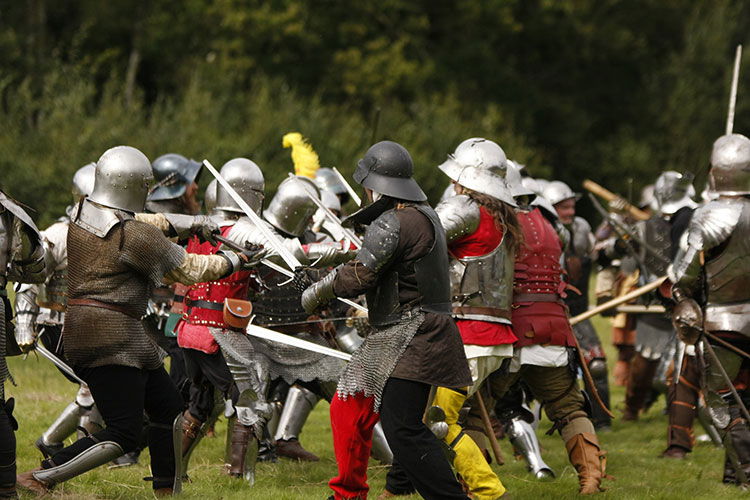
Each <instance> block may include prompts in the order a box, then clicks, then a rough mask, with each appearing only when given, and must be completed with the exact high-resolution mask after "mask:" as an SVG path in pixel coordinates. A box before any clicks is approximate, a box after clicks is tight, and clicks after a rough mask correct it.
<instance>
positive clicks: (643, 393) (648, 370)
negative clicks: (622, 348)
mask: <svg viewBox="0 0 750 500" xmlns="http://www.w3.org/2000/svg"><path fill="white" fill-rule="evenodd" d="M658 367H659V361H658V360H655V361H654V360H650V359H646V358H644V357H643V356H641V354H640V353H636V355H635V356H633V359H632V360H631V363H630V373H629V375H628V386H627V389H626V391H625V414H624V415H623V417H622V419H623V420H627V421H633V420H638V414H639V413H640V411H641V410H643V408H644V407H645V406H646V398H648V396H649V394H650V393H651V384H652V383H653V381H654V375H655V374H656V369H657V368H658Z"/></svg>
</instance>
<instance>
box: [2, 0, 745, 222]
mask: <svg viewBox="0 0 750 500" xmlns="http://www.w3.org/2000/svg"><path fill="white" fill-rule="evenodd" d="M748 28H750V5H747V4H746V3H745V2H731V1H729V0H494V1H493V0H485V1H472V0H380V1H378V2H374V1H373V2H371V1H361V2H347V1H335V0H318V1H310V0H267V1H258V0H138V1H136V0H118V1H114V2H101V1H99V0H78V1H73V0H23V1H20V0H19V1H17V2H4V3H2V4H0V131H2V132H1V133H0V172H1V174H0V186H2V187H3V188H4V189H6V190H7V191H8V192H10V193H11V194H12V195H13V196H15V197H16V198H17V199H19V200H20V201H22V202H25V203H27V204H29V205H31V206H32V207H34V208H35V209H36V210H37V211H38V214H37V218H38V219H39V220H40V223H42V224H45V223H48V222H50V221H51V220H54V218H55V217H57V216H58V215H59V214H61V213H62V210H63V208H64V207H65V205H66V204H68V203H69V202H70V195H69V192H68V189H67V186H68V183H69V180H70V177H71V175H72V173H73V172H74V171H75V170H76V169H77V168H78V167H80V166H82V165H83V164H85V163H88V162H91V161H95V160H96V159H97V158H98V156H99V155H100V154H101V153H102V152H103V151H104V150H105V149H107V148H108V147H111V146H113V145H117V144H129V145H133V146H136V147H139V148H141V149H142V150H143V151H144V152H145V153H146V154H147V155H148V156H149V157H150V158H152V159H154V158H156V157H157V156H159V155H161V154H164V153H167V152H179V153H181V154H184V155H186V156H191V157H193V158H196V159H202V158H204V157H207V158H209V159H211V160H212V161H213V162H214V164H217V165H218V164H221V163H223V162H224V161H226V160H228V159H230V158H232V157H236V156H247V157H249V158H251V159H253V160H254V161H256V162H257V163H258V164H259V165H260V166H261V167H262V168H263V169H264V172H265V173H266V176H267V181H268V185H269V186H271V187H273V186H274V185H275V184H276V183H278V182H279V181H280V180H281V179H282V178H284V176H285V175H286V172H288V171H289V170H290V169H291V160H290V156H289V151H288V150H284V149H282V148H281V137H282V136H283V134H284V133H286V132H289V131H299V132H301V133H303V134H304V135H305V136H307V137H308V138H309V139H310V140H311V142H312V144H313V146H314V147H315V149H316V150H317V151H318V154H319V155H320V158H321V163H322V164H323V166H334V165H335V166H338V167H339V168H340V169H341V170H342V171H344V172H345V173H351V172H352V171H353V168H354V165H355V163H356V160H357V159H358V158H360V157H361V155H362V154H363V153H364V151H365V150H366V148H367V147H368V146H369V143H370V141H371V139H372V136H373V132H374V130H373V129H374V128H375V122H376V120H375V116H378V117H379V118H378V120H377V135H376V137H375V138H376V139H377V140H380V139H386V138H387V139H393V140H396V141H398V142H401V143H402V144H404V145H405V146H406V147H407V148H408V149H409V150H410V151H411V152H412V154H413V156H414V160H415V164H416V167H417V168H416V175H417V178H418V179H419V181H420V182H421V183H422V184H423V185H424V187H425V189H426V190H427V191H428V192H429V194H430V195H431V197H433V199H435V198H436V197H437V196H439V194H440V193H441V192H442V190H443V188H444V187H445V185H446V182H445V179H444V178H443V177H442V176H439V175H435V172H436V170H435V166H436V165H437V164H438V163H440V162H441V161H443V160H444V158H445V156H446V154H448V153H449V152H450V151H452V150H453V149H454V148H455V146H456V145H457V144H458V143H459V142H460V141H461V140H463V139H465V138H467V137H470V136H485V137H488V138H492V139H494V140H496V141H497V142H499V143H500V144H501V145H502V146H503V148H504V149H505V151H506V152H507V153H508V156H509V157H510V158H513V159H515V160H518V161H519V162H521V163H524V164H526V165H527V169H528V171H529V173H530V174H531V175H533V176H542V177H548V178H558V179H561V180H564V181H567V182H568V183H570V184H571V185H572V186H573V187H574V188H577V187H578V186H579V185H580V181H581V180H582V179H583V178H586V177H590V178H593V179H595V180H597V181H599V182H600V183H602V184H604V185H607V186H608V187H610V188H611V189H613V190H617V191H620V192H622V193H623V194H628V193H627V191H628V189H629V186H628V184H627V182H626V180H627V178H632V179H634V183H633V185H634V188H635V189H637V188H638V187H640V186H642V185H644V184H646V183H648V182H652V181H653V179H654V178H655V177H656V175H658V173H659V172H660V171H662V170H664V169H667V168H671V169H676V170H680V171H691V172H694V173H696V174H698V180H697V182H698V183H700V185H696V187H697V189H698V191H700V190H701V187H702V183H703V182H704V179H705V176H704V175H703V174H704V173H705V166H706V164H707V161H708V156H709V153H710V148H711V144H712V142H713V140H714V139H715V138H716V137H718V136H719V135H721V134H722V133H723V130H724V120H725V117H726V103H727V96H728V93H729V85H730V78H731V64H732V59H733V54H734V48H735V46H736V44H737V43H743V42H745V41H746V40H747V38H748V33H750V30H749V29H748ZM748 57H750V56H748ZM748 57H744V58H743V59H744V60H745V61H747V60H748ZM749 83H750V68H747V71H745V72H744V73H741V78H740V86H739V89H740V90H739V102H738V108H737V118H736V124H735V130H736V131H738V132H750V130H747V128H745V127H746V126H747V125H748V124H750V113H749V112H750V100H749V99H746V98H745V97H746V95H750V85H748V84H749ZM378 109H379V110H380V113H377V112H376V110H378ZM701 176H702V177H701ZM207 180H208V179H203V182H206V181H207Z"/></svg>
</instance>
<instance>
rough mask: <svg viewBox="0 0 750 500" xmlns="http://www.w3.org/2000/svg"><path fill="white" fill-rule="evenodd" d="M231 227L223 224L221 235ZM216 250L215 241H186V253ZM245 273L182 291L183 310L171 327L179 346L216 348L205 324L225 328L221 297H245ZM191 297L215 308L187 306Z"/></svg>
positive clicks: (200, 348) (246, 272)
mask: <svg viewBox="0 0 750 500" xmlns="http://www.w3.org/2000/svg"><path fill="white" fill-rule="evenodd" d="M231 229H232V226H225V227H223V228H222V229H221V235H222V236H224V237H226V236H227V235H228V234H229V231H230V230H231ZM218 250H219V247H218V245H217V246H214V245H211V243H208V242H204V243H201V242H200V241H199V240H198V239H197V238H193V239H191V240H190V242H189V243H188V245H187V251H188V253H195V254H199V255H213V254H215V253H216V252H218ZM249 277H250V272H249V271H238V272H236V273H234V274H230V275H229V276H227V277H226V278H222V279H220V280H216V281H207V282H204V283H196V284H195V285H191V286H190V287H189V289H188V291H187V293H186V294H185V305H184V310H185V312H184V313H183V315H182V319H181V320H180V321H179V323H178V324H177V327H176V328H175V330H176V331H177V343H178V344H179V346H180V347H184V348H188V349H196V350H198V351H203V352H205V353H208V354H213V353H215V352H216V351H218V349H219V345H218V344H217V343H216V340H214V337H213V335H211V332H210V331H209V330H208V328H209V327H214V328H228V325H227V324H226V323H224V312H223V310H222V309H220V308H219V306H223V304H224V299H226V298H227V297H229V298H234V299H247V294H248V286H249V282H250V280H249ZM191 301H202V302H208V303H211V304H216V309H208V308H204V307H195V306H191V305H190V302H191Z"/></svg>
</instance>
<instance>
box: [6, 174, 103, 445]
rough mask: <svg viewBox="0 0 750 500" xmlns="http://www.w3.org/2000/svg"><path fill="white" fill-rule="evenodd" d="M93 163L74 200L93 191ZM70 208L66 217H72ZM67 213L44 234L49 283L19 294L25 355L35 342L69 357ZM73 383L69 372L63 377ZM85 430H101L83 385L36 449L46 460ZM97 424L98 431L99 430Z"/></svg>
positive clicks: (79, 177) (80, 177)
mask: <svg viewBox="0 0 750 500" xmlns="http://www.w3.org/2000/svg"><path fill="white" fill-rule="evenodd" d="M94 167H95V164H94V163H89V164H88V165H84V166H83V167H81V168H79V169H78V170H77V171H76V173H75V174H74V175H73V186H72V191H73V201H74V202H76V203H77V202H78V201H80V199H81V197H84V196H88V195H90V194H91V192H92V191H93V189H94ZM72 208H73V207H72V206H71V207H68V209H67V210H66V213H70V211H71V210H72ZM69 224H70V218H69V217H68V216H67V215H66V216H64V217H61V218H60V219H58V220H57V222H55V223H54V224H52V225H51V226H50V227H48V228H47V229H45V230H44V231H42V232H41V236H42V241H43V243H44V247H45V250H46V252H45V280H44V283H41V284H39V285H35V284H24V285H21V286H20V287H19V290H18V292H16V299H15V302H16V303H15V306H16V341H17V342H18V345H19V347H20V348H21V350H23V351H24V352H28V351H29V350H31V349H33V348H34V343H35V342H36V341H37V338H39V339H41V341H42V343H43V344H44V346H45V347H46V348H47V349H49V350H51V351H52V352H54V353H55V354H56V355H57V356H58V357H60V358H62V359H65V356H64V353H63V350H62V341H61V338H60V335H61V332H62V326H63V321H64V318H65V309H66V307H67V300H66V293H67V290H66V289H67V273H68V250H67V246H68V226H69ZM64 375H65V376H66V377H67V378H68V379H69V380H71V381H72V382H74V383H76V384H78V382H77V381H75V380H72V379H71V378H70V377H69V376H68V375H67V374H64ZM79 426H81V427H84V428H86V429H87V430H88V431H90V432H91V431H93V430H95V429H97V428H101V427H102V426H103V422H102V421H101V416H99V412H98V411H97V410H96V408H95V407H94V399H93V398H92V397H91V392H90V391H89V388H88V386H86V385H85V384H83V385H81V386H80V388H79V390H78V394H76V398H75V400H74V401H72V402H71V403H70V404H69V405H68V406H67V407H65V409H64V410H63V411H62V413H60V415H59V416H58V417H57V418H56V419H55V421H54V422H53V423H52V425H50V427H49V428H47V430H46V431H44V433H43V434H42V435H41V436H40V437H39V439H37V440H36V446H37V448H39V450H40V451H41V452H42V454H43V455H44V456H45V458H46V457H49V456H51V455H53V454H54V453H55V452H57V451H59V450H61V449H62V448H63V441H64V440H65V439H66V438H67V437H68V436H70V435H72V434H73V433H75V432H76V429H77V428H78V427H79ZM97 426H98V427H97Z"/></svg>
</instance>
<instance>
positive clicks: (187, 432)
mask: <svg viewBox="0 0 750 500" xmlns="http://www.w3.org/2000/svg"><path fill="white" fill-rule="evenodd" d="M182 418H183V420H182V456H183V457H184V456H185V454H186V453H187V451H188V450H189V449H190V445H191V444H193V442H194V441H195V440H196V439H197V438H198V435H199V434H200V432H201V427H202V426H203V422H201V421H200V420H198V419H197V418H195V417H194V416H193V415H192V414H191V413H190V412H189V411H188V410H185V413H183V414H182Z"/></svg>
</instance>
